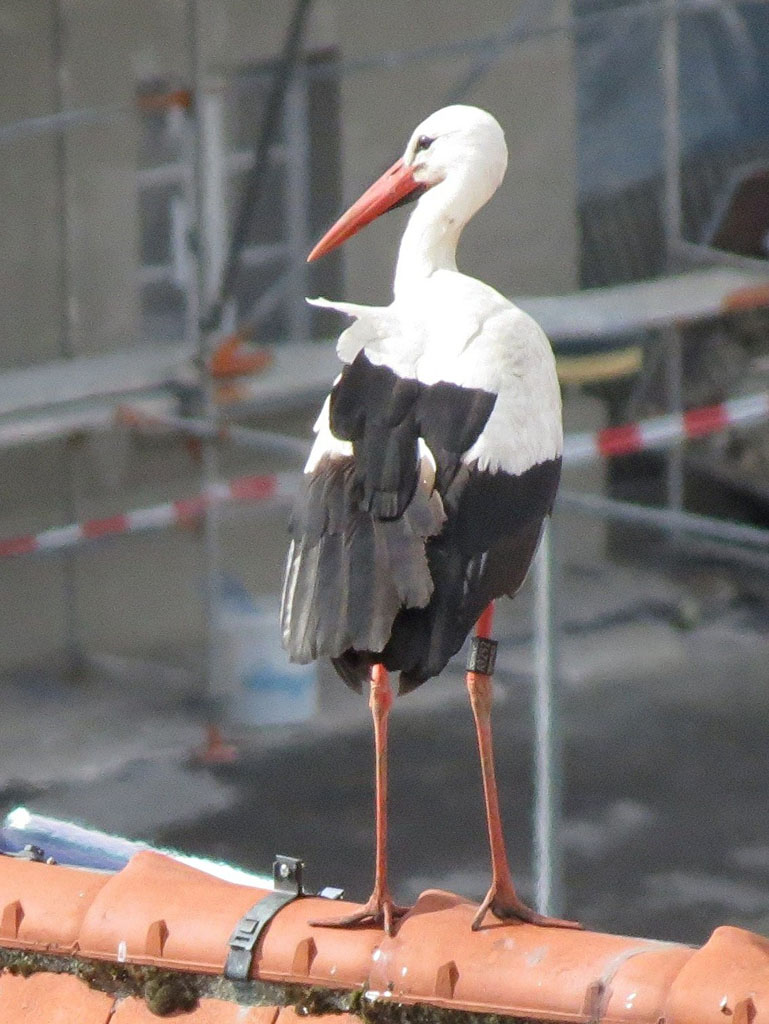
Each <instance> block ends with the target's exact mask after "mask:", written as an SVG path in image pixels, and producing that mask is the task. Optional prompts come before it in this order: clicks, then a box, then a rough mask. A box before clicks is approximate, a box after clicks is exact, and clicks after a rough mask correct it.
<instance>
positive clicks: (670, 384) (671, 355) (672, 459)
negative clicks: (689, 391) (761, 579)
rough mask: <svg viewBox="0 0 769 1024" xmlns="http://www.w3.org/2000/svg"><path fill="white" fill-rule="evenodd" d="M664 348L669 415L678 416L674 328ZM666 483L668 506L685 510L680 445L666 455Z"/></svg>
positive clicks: (679, 366)
mask: <svg viewBox="0 0 769 1024" xmlns="http://www.w3.org/2000/svg"><path fill="white" fill-rule="evenodd" d="M663 344H664V346H665V392H666V399H667V407H668V412H670V413H673V414H674V415H677V416H680V415H681V414H682V413H683V411H684V392H683V376H684V374H683V341H682V338H681V332H680V330H679V329H678V327H677V326H676V325H675V324H670V325H669V326H668V327H666V328H665V330H664V332H663ZM665 482H666V492H667V493H666V499H667V506H668V508H670V509H674V510H675V511H677V512H680V511H681V510H682V509H683V507H684V448H683V445H681V444H677V445H673V446H672V447H671V448H670V450H669V452H668V455H667V464H666V481H665ZM670 532H671V534H674V535H675V534H677V532H678V531H677V530H676V528H675V527H671V530H670Z"/></svg>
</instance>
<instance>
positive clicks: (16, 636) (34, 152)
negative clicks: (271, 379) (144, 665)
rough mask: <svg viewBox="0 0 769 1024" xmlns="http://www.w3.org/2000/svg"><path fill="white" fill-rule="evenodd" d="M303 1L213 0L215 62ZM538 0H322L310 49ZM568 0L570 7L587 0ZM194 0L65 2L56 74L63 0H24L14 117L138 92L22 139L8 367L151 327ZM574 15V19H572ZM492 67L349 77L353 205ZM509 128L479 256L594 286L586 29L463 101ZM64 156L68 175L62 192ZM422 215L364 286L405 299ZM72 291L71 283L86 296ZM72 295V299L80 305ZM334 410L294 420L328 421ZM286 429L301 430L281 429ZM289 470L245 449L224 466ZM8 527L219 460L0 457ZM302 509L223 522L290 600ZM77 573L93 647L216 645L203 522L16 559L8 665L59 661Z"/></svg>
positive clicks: (455, 29) (383, 228)
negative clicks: (148, 178) (143, 319)
mask: <svg viewBox="0 0 769 1024" xmlns="http://www.w3.org/2000/svg"><path fill="white" fill-rule="evenodd" d="M291 6H292V5H291V4H288V3H286V4H272V3H266V2H265V0H257V2H252V0H248V2H246V0H201V6H200V12H201V19H202V25H203V33H202V35H203V40H204V47H205V57H206V64H207V67H208V69H209V70H210V72H211V74H212V75H220V74H226V73H227V72H228V71H229V70H231V69H235V68H238V67H239V66H241V65H243V64H247V63H250V62H254V61H257V60H260V59H263V58H266V57H270V56H273V55H274V54H275V53H276V51H277V50H278V49H279V47H280V44H281V42H282V39H283V35H284V32H285V28H286V23H287V19H288V17H289V13H290V9H291ZM521 6H522V0H515V2H512V3H511V2H509V0H507V2H505V0H478V2H477V3H474V4H468V3H466V2H465V0H443V2H442V3H441V5H440V18H436V16H435V10H436V7H435V5H433V4H427V3H420V2H418V0H417V2H414V0H411V2H410V3H406V2H405V0H391V2H388V3H387V4H360V3H359V2H357V0H317V3H316V5H315V11H314V15H313V21H312V26H311V29H310V34H309V43H310V47H311V48H317V49H322V48H325V47H329V46H337V47H338V49H339V53H340V56H341V59H342V60H345V59H354V58H358V57H366V56H369V55H375V54H379V53H382V52H384V51H387V50H391V49H392V50H396V49H397V50H402V49H413V48H418V47H420V46H426V45H434V44H440V43H442V42H446V41H454V40H457V39H461V38H475V37H479V36H486V35H490V34H492V33H493V32H494V31H496V30H498V29H501V28H503V27H504V26H506V25H507V24H509V22H510V20H511V18H512V17H513V16H514V15H515V14H516V11H517V9H520V8H521ZM556 8H557V9H558V10H559V11H560V13H561V14H565V13H566V12H567V8H568V0H559V3H558V4H556ZM185 10H186V4H185V3H184V2H182V0H162V2H161V0H132V2H131V3H125V0H60V6H59V17H60V19H61V28H62V32H61V35H60V46H61V51H62V54H63V62H62V71H61V75H60V77H58V78H57V70H56V66H55V52H56V20H55V19H56V8H55V7H54V4H53V0H3V2H2V4H0V66H2V67H3V75H4V78H5V79H6V80H7V81H13V83H14V88H13V89H3V90H2V91H0V123H6V122H9V121H12V120H14V119H17V118H21V117H30V116H36V115H41V114H45V113H50V112H52V111H53V110H54V109H55V107H56V102H57V96H59V95H60V96H61V97H62V99H63V102H64V104H65V106H69V107H72V108H79V107H82V106H101V105H117V106H122V107H124V114H123V115H122V116H121V118H120V119H119V120H118V121H116V122H115V123H114V124H110V125H99V126H88V127H79V128H77V129H73V130H70V131H67V132H66V133H65V134H63V135H62V136H61V137H60V139H59V137H57V136H55V135H54V136H49V135H45V136H40V137H35V138H31V139H27V140H24V141H19V142H14V143H13V144H12V145H8V146H5V147H4V150H3V154H2V155H3V159H2V160H0V190H1V191H0V194H2V196H3V206H2V213H1V214H0V217H1V218H2V236H3V246H2V250H0V294H1V295H2V296H3V301H2V303H1V304H0V366H4V367H10V366H17V365H23V364H26V363H35V362H45V361H47V360H49V359H51V358H54V357H57V356H58V355H60V354H61V353H62V352H66V351H70V352H72V353H74V354H86V353H91V352H99V351H108V350H111V349H114V348H117V347H120V346H123V345H125V344H126V343H127V342H135V341H136V340H137V339H138V333H137V332H138V310H139V306H138V295H137V288H136V270H137V265H138V237H139V235H138V222H137V196H136V186H135V177H134V172H135V168H136V159H137V140H138V132H137V122H136V118H135V114H134V112H133V106H134V101H135V92H136V85H137V83H138V82H140V81H143V80H144V81H146V80H147V79H150V78H152V77H154V76H162V77H163V78H166V79H171V80H178V81H179V82H180V84H183V83H186V82H188V81H189V60H188V51H187V46H186V37H185V33H186V21H185ZM553 17H554V18H555V17H557V14H554V15H553ZM471 60H472V58H468V57H464V58H461V59H450V60H448V59H445V60H438V61H431V62H428V63H418V64H408V65H404V66H401V67H398V68H396V69H394V70H369V71H365V72H362V73H356V74H354V75H351V76H350V77H349V78H346V79H345V80H344V82H343V85H342V94H341V99H342V136H341V138H340V139H339V144H340V145H341V146H342V149H343V161H344V164H343V166H344V191H345V196H346V198H348V199H353V198H354V197H355V196H356V195H357V194H358V192H359V191H360V190H361V188H363V187H364V186H365V185H367V184H368V183H369V182H370V180H371V179H372V178H373V177H374V176H375V175H376V174H377V173H378V172H379V171H380V170H382V169H383V168H384V167H385V166H386V165H387V164H389V163H390V162H392V160H393V159H394V157H395V156H396V155H397V154H399V153H400V151H401V150H402V148H403V146H404V144H405V140H406V138H407V136H408V134H409V132H410V131H411V129H412V127H413V126H414V124H416V122H417V121H418V120H419V119H420V118H421V117H422V116H424V115H425V114H427V113H429V112H430V111H431V110H432V109H434V108H436V107H437V106H438V105H440V104H441V103H442V102H443V101H444V99H445V97H446V95H447V94H448V93H449V92H450V91H451V90H452V89H453V88H454V87H455V86H456V84H457V82H458V80H459V79H460V78H461V77H462V76H463V75H464V74H465V73H466V71H467V70H468V69H469V67H470V63H471ZM464 99H465V101H466V102H471V103H476V104H479V105H481V106H487V107H488V108H489V109H491V110H492V111H493V112H494V113H495V114H496V115H497V117H498V118H499V119H500V121H501V122H502V124H503V125H504V127H505V129H506V132H507V137H508V144H509V148H510V156H511V160H510V170H509V172H508V176H507V179H506V182H505V184H504V187H503V189H502V190H501V191H500V194H499V195H498V196H497V197H496V198H495V200H494V202H493V204H492V205H490V207H489V208H488V209H487V210H485V211H483V212H482V213H481V214H480V215H479V216H478V218H477V219H476V221H475V222H474V223H473V224H472V225H471V227H470V228H469V229H468V231H467V237H466V239H465V240H464V241H463V244H462V249H461V254H460V255H461V262H462V266H463V267H464V268H466V269H467V270H468V271H469V272H471V273H475V274H477V275H478V276H479V277H483V278H485V279H486V280H488V281H490V282H491V283H492V284H494V285H495V286H497V287H498V288H500V289H502V290H503V291H505V292H508V293H514V292H549V291H556V290H567V289H570V288H572V287H573V286H574V284H575V282H576V267H577V260H576V218H575V212H574V196H575V186H574V111H573V89H572V69H571V49H570V44H569V41H568V40H567V39H566V38H565V37H564V36H561V35H555V36H547V37H545V38H543V39H542V40H539V41H537V42H532V43H527V44H525V45H522V46H519V47H516V48H515V50H514V51H512V52H511V53H510V54H508V55H505V56H504V57H503V58H502V59H500V61H499V62H497V63H496V64H495V65H494V66H493V68H492V69H491V70H490V71H489V73H488V74H486V75H484V76H483V77H482V78H481V79H480V80H479V82H478V83H477V84H476V85H475V86H474V88H473V89H472V90H471V91H470V92H469V93H468V94H467V96H466V97H464ZM57 167H63V168H64V169H65V178H64V181H63V187H62V188H61V190H60V179H57ZM401 226H402V218H401V217H400V215H399V214H393V215H392V216H391V217H389V218H384V219H383V220H382V221H381V222H380V223H379V224H378V225H376V226H375V227H373V228H371V229H369V230H368V231H367V232H364V233H363V234H362V235H361V236H360V237H359V238H358V239H356V240H355V241H354V242H352V243H351V244H350V246H349V247H348V249H347V252H346V264H345V265H346V283H345V286H344V288H343V291H344V297H346V298H351V299H357V300H376V301H387V298H388V295H389V289H390V281H391V278H392V261H393V258H394V253H395V248H396V243H397V238H398V236H399V233H400V230H401ZM66 293H68V295H67V294H66ZM65 299H66V300H65ZM313 417H314V410H307V411H306V415H304V416H302V417H299V418H298V419H297V420H296V421H294V422H293V423H292V424H291V425H292V426H293V427H294V429H296V430H297V431H298V432H301V433H303V434H309V429H310V424H311V422H312V419H313ZM272 426H273V427H279V428H283V427H285V426H287V423H286V422H284V421H281V420H276V421H274V422H273V423H272ZM270 468H274V466H273V465H271V464H269V463H266V462H265V461H263V460H260V459H258V458H256V457H254V456H253V455H251V456H247V455H243V454H242V453H240V454H236V453H232V454H229V455H227V456H226V457H225V458H224V460H223V466H222V474H223V475H224V476H227V475H230V474H232V475H234V474H237V473H239V472H251V473H253V472H262V471H266V470H268V469H270ZM0 479H2V481H3V484H2V491H1V492H0V537H7V536H12V535H14V534H16V533H19V532H32V531H36V530H39V529H42V528H45V527H47V526H55V525H61V524H63V523H66V522H68V521H70V520H71V519H72V518H83V517H86V516H93V515H106V514H110V513H115V512H119V511H122V510H124V509H127V508H132V507H138V506H144V505H150V504H154V503H156V502H158V501H161V500H165V499H167V498H168V497H169V496H172V497H173V496H184V495H189V494H192V493H194V492H195V491H196V490H197V488H198V485H199V466H198V465H197V464H196V462H195V461H194V460H193V459H192V458H191V457H190V455H189V453H188V452H187V451H186V449H185V448H184V447H183V446H181V445H179V444H178V443H175V444H171V445H168V446H160V447H158V446H151V445H150V446H148V445H146V444H143V443H137V442H129V441H127V440H126V439H125V438H121V437H119V436H118V435H116V436H115V437H112V438H111V439H101V440H90V441H88V440H86V441H83V442H79V443H77V444H75V445H72V444H64V443H63V442H61V443H50V444H46V445H39V446H35V447H32V448H29V449H25V450H23V451H22V450H18V451H15V452H13V453H0ZM284 522H285V515H284V514H283V513H274V514H270V515H268V516H266V517H249V518H246V519H239V520H237V521H236V522H233V523H230V524H228V525H226V526H225V528H224V529H223V532H222V555H223V565H224V567H225V568H226V569H228V570H229V571H231V572H233V573H235V574H237V575H239V576H240V577H241V578H242V579H243V580H244V582H245V583H246V584H247V585H249V586H250V587H251V588H252V589H253V590H254V591H255V592H260V593H265V594H268V593H271V594H276V593H277V589H278V586H279V580H280V572H281V563H282V560H283V550H284V546H285V528H284ZM68 578H69V579H71V580H72V579H74V582H75V590H76V595H77V598H76V615H75V616H74V620H75V624H76V628H77V633H78V635H79V639H80V640H81V641H82V642H83V644H84V646H85V648H86V649H87V650H89V651H105V650H106V651H113V652H119V653H125V654H129V653H136V654H141V653H146V652H149V651H155V652H159V651H171V652H173V653H174V656H175V657H183V658H184V657H187V658H193V660H194V658H196V657H198V656H199V651H200V640H201V635H202V631H203V622H202V618H201V582H202V581H201V560H200V545H199V540H198V538H197V537H196V536H195V535H194V534H191V533H177V534H174V535H161V536H156V537H152V538H145V539H126V540H122V541H118V542H115V543H113V544H110V545H106V546H104V547H102V548H99V549H98V550H91V551H87V552H82V553H80V554H78V555H76V556H75V557H73V558H71V559H70V560H66V559H64V558H62V557H58V556H57V557H56V558H49V559H36V560H30V559H19V560H17V561H14V562H8V561H5V562H0V607H1V608H2V609H3V615H2V618H1V619H0V670H2V669H5V668H9V667H15V666H19V665H23V664H40V663H42V662H44V661H47V660H49V659H50V658H54V657H56V656H57V655H58V654H60V653H61V651H62V650H63V648H64V646H65V642H66V633H67V625H66V623H67V614H66V606H65V583H66V580H67V579H68Z"/></svg>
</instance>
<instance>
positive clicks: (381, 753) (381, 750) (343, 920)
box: [311, 665, 409, 935]
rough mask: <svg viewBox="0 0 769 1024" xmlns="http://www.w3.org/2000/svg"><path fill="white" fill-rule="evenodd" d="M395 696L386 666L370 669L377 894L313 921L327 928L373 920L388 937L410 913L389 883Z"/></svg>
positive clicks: (375, 892)
mask: <svg viewBox="0 0 769 1024" xmlns="http://www.w3.org/2000/svg"><path fill="white" fill-rule="evenodd" d="M392 702H393V697H392V690H391V688H390V680H389V679H388V675H387V670H386V669H385V668H384V666H383V665H374V666H373V668H372V669H371V696H370V698H369V707H370V708H371V714H372V716H373V719H374V755H375V759H376V868H375V873H374V891H373V892H372V893H371V897H370V899H369V901H368V902H367V903H366V905H365V906H363V907H361V909H360V910H358V911H356V912H355V913H354V914H349V915H348V916H347V917H339V918H332V919H331V920H323V921H312V922H311V924H313V925H322V926H323V927H326V928H346V927H349V926H350V925H356V924H362V923H364V922H367V921H371V922H373V923H374V924H382V925H383V927H384V930H385V932H386V933H387V934H388V935H392V934H393V927H394V925H395V922H396V921H397V920H398V918H399V917H402V916H403V915H404V914H406V913H407V912H408V910H409V908H408V907H399V906H398V905H397V904H396V903H393V900H392V896H391V895H390V889H389V886H388V883H387V719H388V716H389V714H390V708H391V707H392Z"/></svg>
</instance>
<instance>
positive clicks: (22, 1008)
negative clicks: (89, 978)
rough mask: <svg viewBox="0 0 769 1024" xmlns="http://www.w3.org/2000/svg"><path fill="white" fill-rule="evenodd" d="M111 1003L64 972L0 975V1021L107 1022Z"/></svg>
mask: <svg viewBox="0 0 769 1024" xmlns="http://www.w3.org/2000/svg"><path fill="white" fill-rule="evenodd" d="M113 1005H114V1000H113V998H112V996H108V995H105V993H104V992H96V991H94V990H93V989H92V988H89V987H88V985H86V984H85V982H83V981H80V979H79V978H73V977H72V976H71V975H68V974H47V973H41V974H32V975H30V977H28V978H22V977H21V976H20V975H14V974H8V973H7V972H4V973H3V974H0V1024H107V1021H108V1020H109V1019H110V1014H111V1013H112V1007H113ZM155 1024H157V1018H155Z"/></svg>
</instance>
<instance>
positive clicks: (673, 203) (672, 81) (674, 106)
mask: <svg viewBox="0 0 769 1024" xmlns="http://www.w3.org/2000/svg"><path fill="white" fill-rule="evenodd" d="M678 63H679V54H678V0H665V17H664V18H663V21H662V36H661V39H660V67H661V70H662V93H663V100H664V108H665V109H664V115H663V116H664V120H663V139H664V142H663V148H664V169H663V170H664V182H665V188H664V197H663V223H664V228H665V245H666V250H667V262H668V266H669V265H670V264H671V263H672V262H673V260H674V259H675V256H676V252H677V249H678V246H679V242H680V240H681V97H680V80H679V68H678Z"/></svg>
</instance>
